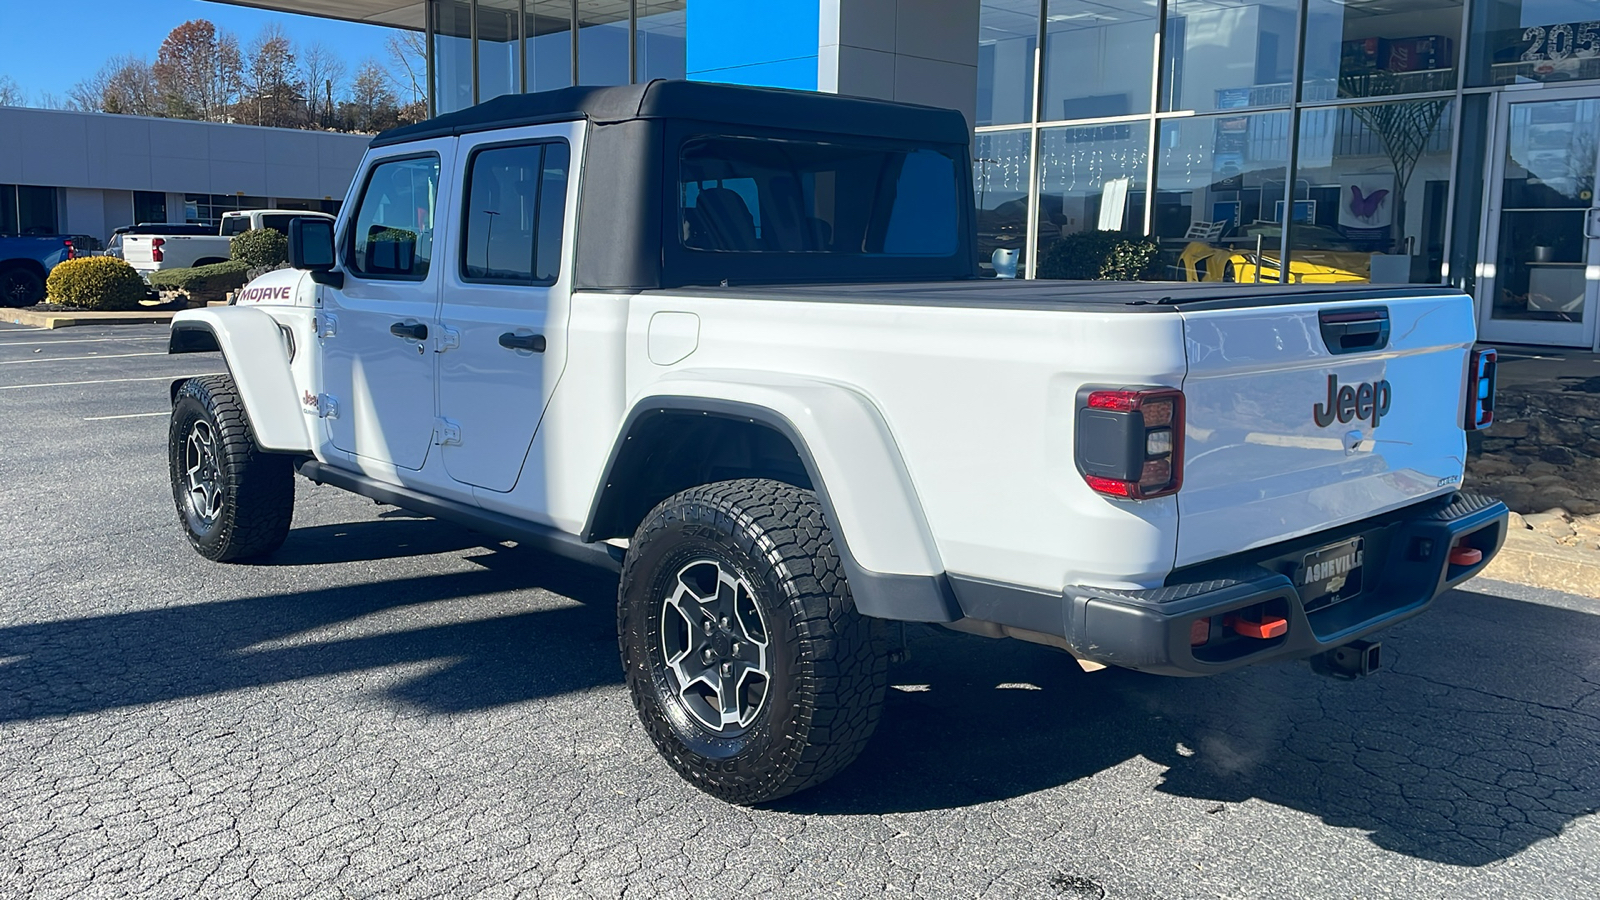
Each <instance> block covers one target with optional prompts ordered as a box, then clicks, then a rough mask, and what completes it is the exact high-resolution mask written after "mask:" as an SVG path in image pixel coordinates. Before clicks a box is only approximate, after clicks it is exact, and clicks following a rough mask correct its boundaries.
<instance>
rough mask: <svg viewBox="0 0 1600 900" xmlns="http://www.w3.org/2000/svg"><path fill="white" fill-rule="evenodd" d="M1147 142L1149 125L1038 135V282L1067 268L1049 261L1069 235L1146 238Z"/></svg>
mask: <svg viewBox="0 0 1600 900" xmlns="http://www.w3.org/2000/svg"><path fill="white" fill-rule="evenodd" d="M1149 140H1150V124H1149V123H1148V122H1123V123H1118V124H1115V125H1079V126H1073V127H1065V128H1046V129H1043V130H1041V131H1040V132H1039V244H1038V264H1037V270H1038V274H1039V277H1041V278H1048V277H1051V276H1050V272H1051V271H1052V270H1053V269H1054V268H1055V267H1056V264H1057V263H1061V262H1066V261H1063V260H1059V259H1053V257H1052V248H1053V247H1054V246H1055V245H1056V244H1057V243H1059V242H1060V241H1061V240H1062V238H1065V237H1067V236H1069V235H1073V234H1077V233H1079V232H1085V231H1119V232H1123V233H1125V234H1130V235H1139V234H1143V233H1144V199H1145V188H1146V187H1147V185H1146V183H1145V182H1146V178H1147V174H1146V172H1147V170H1148V161H1149V155H1150V154H1149ZM1069 246H1070V245H1069ZM1056 252H1057V253H1058V254H1059V253H1060V252H1064V251H1056Z"/></svg>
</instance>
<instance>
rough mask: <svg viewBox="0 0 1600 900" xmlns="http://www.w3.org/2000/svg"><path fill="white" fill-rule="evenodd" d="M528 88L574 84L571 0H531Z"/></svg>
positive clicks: (547, 88)
mask: <svg viewBox="0 0 1600 900" xmlns="http://www.w3.org/2000/svg"><path fill="white" fill-rule="evenodd" d="M526 8H527V17H528V21H527V26H526V27H527V30H526V32H525V34H527V38H528V90H529V91H530V92H532V91H549V90H554V89H556V88H564V87H567V86H569V85H571V84H572V3H571V0H527V3H526Z"/></svg>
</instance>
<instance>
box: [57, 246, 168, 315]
mask: <svg viewBox="0 0 1600 900" xmlns="http://www.w3.org/2000/svg"><path fill="white" fill-rule="evenodd" d="M45 291H46V293H47V294H49V297H50V302H51V303H59V304H61V305H62V306H75V307H77V308H78V309H135V308H137V307H138V305H139V301H140V300H143V299H144V298H145V297H146V296H148V295H149V293H150V288H149V287H148V286H146V285H145V283H144V279H143V278H140V277H139V273H138V272H136V271H134V268H133V266H130V265H128V264H127V263H126V262H123V261H122V260H120V259H117V258H116V257H114V256H86V257H84V258H82V259H69V260H65V261H63V262H60V263H58V264H57V265H56V267H55V268H54V269H51V270H50V278H49V280H47V281H46V282H45Z"/></svg>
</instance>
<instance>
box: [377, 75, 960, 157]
mask: <svg viewBox="0 0 1600 900" xmlns="http://www.w3.org/2000/svg"><path fill="white" fill-rule="evenodd" d="M577 119H587V120H589V121H591V122H594V123H595V124H601V125H604V124H612V123H618V122H628V121H633V120H638V119H693V120H697V121H701V122H720V123H726V124H732V125H749V126H758V127H767V128H783V129H798V130H801V131H819V132H831V133H836V134H851V135H862V136H885V137H895V138H898V139H902V140H910V141H926V142H929V143H937V144H965V143H966V142H967V141H968V140H969V133H968V131H967V121H966V117H964V116H962V115H961V113H959V112H957V111H955V110H953V109H938V108H936V107H932V106H915V105H912V104H909V103H897V102H889V101H884V100H868V99H864V98H860V97H840V96H838V95H836V94H822V93H818V92H816V91H794V90H785V89H783V88H766V87H746V86H744V85H732V84H713V83H710V82H703V81H664V80H656V81H651V82H648V83H646V84H629V85H622V86H619V87H585V86H582V85H580V86H578V87H569V88H561V89H560V90H554V91H542V92H540V93H537V94H506V95H504V96H500V97H496V98H494V99H493V100H487V101H485V102H483V103H480V104H478V105H477V106H471V107H468V108H466V109H463V110H458V111H456V112H452V113H445V114H444V115H442V116H438V117H436V118H432V119H429V120H428V121H426V122H418V123H417V124H415V125H406V126H403V127H400V128H391V129H389V130H388V131H385V132H383V133H382V134H379V135H378V136H377V137H375V138H373V139H372V144H371V146H373V147H386V146H390V145H393V144H402V143H405V142H407V141H415V140H422V139H424V138H434V137H449V136H452V135H459V134H469V133H471V132H477V131H492V130H494V129H497V128H513V127H517V126H520V125H537V124H541V123H544V122H563V121H573V120H577Z"/></svg>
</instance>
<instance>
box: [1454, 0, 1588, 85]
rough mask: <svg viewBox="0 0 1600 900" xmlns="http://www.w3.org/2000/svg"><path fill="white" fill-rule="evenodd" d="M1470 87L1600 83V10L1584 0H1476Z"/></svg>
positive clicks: (1470, 49) (1468, 77)
mask: <svg viewBox="0 0 1600 900" xmlns="http://www.w3.org/2000/svg"><path fill="white" fill-rule="evenodd" d="M1472 18H1473V22H1472V39H1471V46H1470V47H1469V48H1468V52H1467V60H1468V68H1467V83H1468V84H1470V85H1475V86H1476V85H1490V84H1518V83H1522V82H1532V81H1543V82H1564V81H1575V80H1582V79H1591V78H1600V5H1596V4H1595V3H1593V2H1585V0H1477V2H1475V3H1474V4H1473V14H1472Z"/></svg>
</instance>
